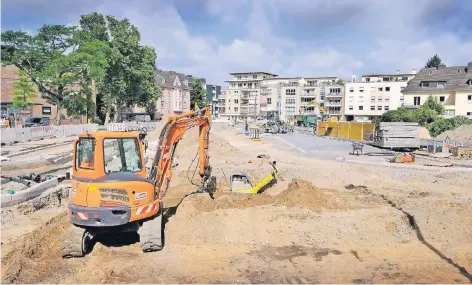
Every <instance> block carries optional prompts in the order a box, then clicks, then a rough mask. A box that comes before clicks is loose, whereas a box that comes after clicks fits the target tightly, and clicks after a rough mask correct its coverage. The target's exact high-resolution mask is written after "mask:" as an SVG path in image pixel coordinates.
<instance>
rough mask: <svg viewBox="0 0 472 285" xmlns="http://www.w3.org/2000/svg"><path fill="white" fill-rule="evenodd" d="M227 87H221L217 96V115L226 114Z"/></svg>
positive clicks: (222, 115)
mask: <svg viewBox="0 0 472 285" xmlns="http://www.w3.org/2000/svg"><path fill="white" fill-rule="evenodd" d="M227 91H228V89H227V88H221V94H220V96H218V102H217V103H216V114H217V116H218V117H225V116H226V92H227Z"/></svg>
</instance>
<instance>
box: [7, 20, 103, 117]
mask: <svg viewBox="0 0 472 285" xmlns="http://www.w3.org/2000/svg"><path fill="white" fill-rule="evenodd" d="M105 48H106V46H105V45H104V44H103V43H101V42H100V41H83V40H82V39H81V37H79V36H78V33H77V29H76V27H66V26H62V25H46V26H43V27H42V28H40V29H39V30H38V33H37V34H36V35H34V36H30V35H28V34H26V33H25V32H22V31H6V32H4V33H2V46H1V49H2V64H3V65H8V64H13V65H15V66H17V67H18V68H19V69H20V70H22V71H24V72H25V73H26V74H27V75H28V76H29V77H30V79H31V80H32V82H33V83H34V84H36V85H37V87H38V89H39V91H40V92H41V94H42V96H43V98H45V99H46V100H47V101H48V102H49V103H51V104H54V105H56V107H57V116H56V122H57V123H58V122H59V120H60V112H61V110H62V109H63V108H64V107H70V106H66V102H71V101H74V100H71V99H70V98H69V97H71V96H77V94H78V93H79V92H77V90H78V89H80V87H81V86H83V85H84V84H85V83H84V82H89V81H90V80H89V79H90V78H94V77H95V78H100V77H101V76H103V75H104V69H105V67H106V65H107V62H106V60H105V56H104V55H105V51H104V49H105Z"/></svg>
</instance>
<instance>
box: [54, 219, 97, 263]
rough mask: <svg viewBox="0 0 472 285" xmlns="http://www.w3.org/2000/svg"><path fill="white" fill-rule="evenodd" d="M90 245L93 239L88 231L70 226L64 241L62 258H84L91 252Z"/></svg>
mask: <svg viewBox="0 0 472 285" xmlns="http://www.w3.org/2000/svg"><path fill="white" fill-rule="evenodd" d="M90 243H91V237H90V236H89V235H88V233H87V231H86V229H83V228H80V227H77V226H75V225H70V227H69V229H68V230H67V231H66V233H65V234H64V237H63V240H62V245H61V254H62V257H64V258H70V257H83V256H84V255H85V254H86V253H87V252H88V251H89V250H90Z"/></svg>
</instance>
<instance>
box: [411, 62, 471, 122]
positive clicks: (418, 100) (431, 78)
mask: <svg viewBox="0 0 472 285" xmlns="http://www.w3.org/2000/svg"><path fill="white" fill-rule="evenodd" d="M403 96H404V98H405V99H404V106H405V107H408V108H418V107H419V106H421V105H422V104H423V103H424V102H426V99H427V98H428V97H429V96H433V97H435V98H437V99H438V100H439V102H441V103H442V104H443V105H444V109H445V110H446V114H445V116H446V117H453V116H459V115H461V116H468V117H471V118H472V62H469V63H468V64H467V65H464V66H451V67H447V66H445V65H440V66H438V67H437V68H423V69H421V70H420V72H419V73H418V75H417V76H415V78H414V79H412V80H410V82H408V85H407V86H406V88H405V89H404V90H403Z"/></svg>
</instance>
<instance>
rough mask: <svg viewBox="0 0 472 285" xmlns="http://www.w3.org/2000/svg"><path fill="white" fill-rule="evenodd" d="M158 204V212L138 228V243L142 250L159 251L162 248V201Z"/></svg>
mask: <svg viewBox="0 0 472 285" xmlns="http://www.w3.org/2000/svg"><path fill="white" fill-rule="evenodd" d="M159 206H160V208H159V212H158V213H157V214H156V215H155V216H154V217H153V218H151V219H148V220H146V221H145V222H143V224H142V226H141V227H139V229H138V234H139V243H140V245H141V249H142V250H143V251H144V252H153V251H160V250H162V248H163V238H162V231H163V219H162V213H163V210H162V206H163V205H162V203H160V205H159Z"/></svg>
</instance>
